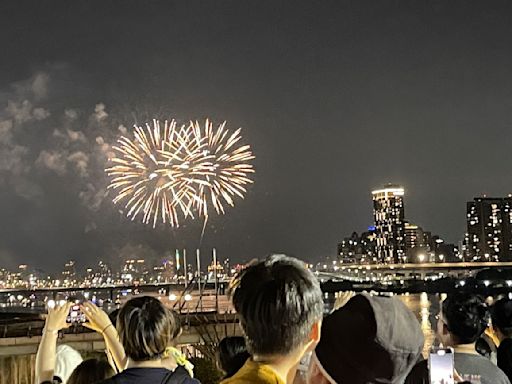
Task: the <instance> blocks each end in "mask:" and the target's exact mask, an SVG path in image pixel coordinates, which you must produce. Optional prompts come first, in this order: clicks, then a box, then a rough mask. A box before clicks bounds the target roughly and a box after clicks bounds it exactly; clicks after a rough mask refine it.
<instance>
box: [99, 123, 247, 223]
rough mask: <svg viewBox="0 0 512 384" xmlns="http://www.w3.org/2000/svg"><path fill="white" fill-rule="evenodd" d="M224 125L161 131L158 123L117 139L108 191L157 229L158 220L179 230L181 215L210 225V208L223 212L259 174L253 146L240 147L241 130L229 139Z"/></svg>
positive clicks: (193, 125) (130, 213)
mask: <svg viewBox="0 0 512 384" xmlns="http://www.w3.org/2000/svg"><path fill="white" fill-rule="evenodd" d="M225 125H226V123H225V122H224V123H222V124H220V125H219V127H218V128H217V129H215V130H214V129H213V125H212V123H211V122H210V121H209V120H206V123H205V126H204V129H201V127H200V125H199V123H198V122H195V123H193V122H190V124H189V125H188V126H185V125H183V126H180V127H177V125H176V122H175V121H174V120H172V121H170V122H169V121H165V122H164V124H163V127H162V126H161V124H160V122H159V121H158V120H153V124H152V125H150V124H148V123H147V124H146V125H145V128H143V127H140V126H134V133H133V136H134V137H133V139H129V138H126V137H121V138H120V139H119V140H118V145H117V146H114V147H113V149H114V151H115V153H116V156H114V157H113V158H111V159H110V161H112V163H113V166H112V167H110V168H108V169H106V172H107V174H108V175H109V176H110V177H111V178H112V179H111V183H110V185H109V189H113V190H115V191H116V192H117V195H116V196H115V197H114V199H113V202H114V203H119V202H121V201H125V209H126V211H127V213H126V214H127V216H128V217H131V219H132V220H134V219H135V217H137V216H138V215H139V214H140V215H142V222H143V223H145V224H150V223H152V225H153V227H155V226H156V223H157V222H158V221H159V219H160V220H161V221H162V222H163V223H169V224H170V225H171V226H178V225H179V217H180V216H183V217H184V218H187V217H191V218H194V213H195V212H197V213H198V215H200V216H203V217H204V219H205V224H206V220H207V219H208V206H209V205H210V204H211V205H213V207H214V209H215V211H216V212H217V213H218V214H221V213H224V212H225V209H224V206H223V204H224V203H227V204H228V205H230V206H233V205H234V199H235V198H236V197H237V196H238V197H240V198H242V199H243V198H244V194H245V193H246V188H245V186H246V185H247V184H249V183H252V180H251V179H250V178H249V177H248V176H249V174H251V173H254V169H253V167H252V165H251V164H249V161H250V160H252V159H254V156H253V155H252V153H251V151H250V146H249V145H244V146H239V147H237V146H236V144H237V142H239V141H240V139H241V136H240V129H238V130H237V131H235V132H234V133H232V134H229V131H228V130H227V129H226V128H225ZM203 230H204V227H203Z"/></svg>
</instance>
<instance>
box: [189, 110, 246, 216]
mask: <svg viewBox="0 0 512 384" xmlns="http://www.w3.org/2000/svg"><path fill="white" fill-rule="evenodd" d="M189 129H190V130H191V131H192V132H193V137H194V138H195V140H198V141H200V142H201V143H203V147H202V154H203V160H204V161H203V163H202V166H201V170H202V172H201V173H200V175H198V180H200V181H201V183H199V184H198V186H197V193H196V195H195V196H194V206H195V208H196V210H197V211H198V213H199V214H200V215H201V216H204V217H205V218H207V217H208V212H209V211H208V206H209V205H210V204H211V205H212V206H213V208H214V209H215V211H216V212H217V214H224V213H225V209H224V204H225V203H227V204H228V205H230V206H234V204H235V203H234V199H235V198H236V197H237V196H238V197H240V198H241V199H243V198H244V194H245V193H246V192H247V190H246V185H247V184H251V183H252V182H253V181H252V180H251V179H250V178H249V175H250V174H252V173H254V168H253V166H252V165H251V164H250V163H249V162H250V161H251V160H253V159H254V155H253V154H252V152H251V148H250V146H249V145H243V146H237V145H236V144H237V143H238V142H239V141H240V139H241V138H242V137H241V136H240V131H241V129H240V128H239V129H237V130H236V131H235V132H234V133H230V132H229V130H228V129H226V122H223V123H222V124H220V125H219V126H218V127H217V128H216V129H214V128H213V124H212V122H211V121H210V120H208V119H206V121H205V124H204V128H203V129H202V128H201V126H200V124H199V122H197V121H196V122H195V123H194V122H190V125H189Z"/></svg>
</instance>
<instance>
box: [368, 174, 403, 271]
mask: <svg viewBox="0 0 512 384" xmlns="http://www.w3.org/2000/svg"><path fill="white" fill-rule="evenodd" d="M372 196H373V217H374V220H375V235H376V242H377V245H376V253H377V259H378V261H379V262H384V263H404V262H406V260H407V258H406V255H405V221H404V200H403V197H404V188H403V187H401V186H399V185H394V184H386V185H385V186H384V188H382V189H377V190H375V191H372Z"/></svg>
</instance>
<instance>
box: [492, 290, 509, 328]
mask: <svg viewBox="0 0 512 384" xmlns="http://www.w3.org/2000/svg"><path fill="white" fill-rule="evenodd" d="M491 316H492V325H493V327H494V328H496V329H499V330H500V331H501V333H503V335H504V336H505V337H512V300H510V299H506V298H503V299H500V300H498V301H497V302H496V303H495V304H494V305H493V306H492V310H491Z"/></svg>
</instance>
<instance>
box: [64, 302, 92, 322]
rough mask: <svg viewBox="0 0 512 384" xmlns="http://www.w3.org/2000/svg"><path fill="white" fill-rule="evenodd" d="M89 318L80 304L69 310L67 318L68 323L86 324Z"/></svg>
mask: <svg viewBox="0 0 512 384" xmlns="http://www.w3.org/2000/svg"><path fill="white" fill-rule="evenodd" d="M86 321H87V318H86V317H85V314H84V313H83V312H82V310H81V309H80V305H79V304H73V306H72V307H71V309H70V310H69V314H68V317H67V318H66V322H68V323H79V324H80V323H85V322H86Z"/></svg>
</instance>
